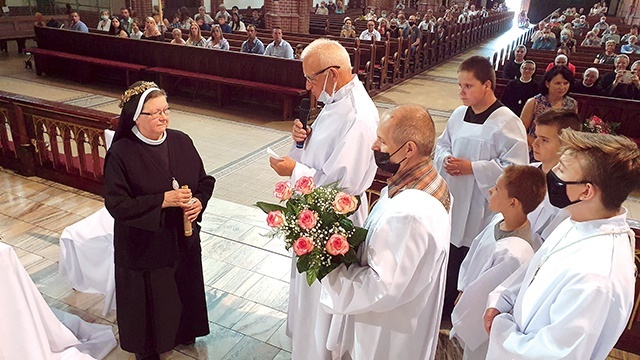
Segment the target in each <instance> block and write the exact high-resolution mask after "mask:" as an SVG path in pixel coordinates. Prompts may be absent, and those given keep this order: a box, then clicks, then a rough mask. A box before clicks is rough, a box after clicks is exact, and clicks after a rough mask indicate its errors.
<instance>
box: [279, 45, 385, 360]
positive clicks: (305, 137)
mask: <svg viewBox="0 0 640 360" xmlns="http://www.w3.org/2000/svg"><path fill="white" fill-rule="evenodd" d="M301 58H302V69H303V72H304V77H305V78H306V79H307V89H309V90H310V91H311V93H312V94H313V95H314V96H316V98H317V99H318V101H319V102H322V103H324V108H323V109H322V111H321V112H320V114H319V115H318V117H317V119H316V120H315V121H314V123H313V124H312V125H311V127H310V128H307V129H306V130H305V129H303V126H302V123H301V122H300V121H299V120H296V121H295V123H294V126H293V131H292V137H293V140H295V141H296V142H304V146H303V148H301V149H299V148H296V146H295V145H294V146H293V147H292V149H291V151H290V152H289V156H285V157H284V159H283V160H277V159H275V158H271V159H270V162H271V167H272V168H273V169H274V170H275V171H276V172H277V173H278V174H279V175H280V176H289V177H291V181H292V182H294V183H295V181H296V180H298V179H299V178H301V177H302V176H312V177H313V179H314V182H315V183H316V184H317V185H320V186H322V185H327V184H330V183H333V182H336V181H337V182H338V184H339V186H340V187H342V188H344V189H345V191H346V192H348V193H350V194H353V195H360V196H362V204H361V206H360V209H359V210H358V211H357V212H356V213H355V214H354V215H352V220H353V221H354V224H355V225H357V226H362V224H363V222H364V219H365V218H366V217H367V213H368V204H367V200H366V196H365V191H366V190H367V189H368V188H369V186H370V185H371V182H372V181H373V177H374V176H375V173H376V165H375V161H374V158H373V153H372V152H371V150H370V149H369V146H370V145H371V144H372V143H373V142H374V141H375V139H376V129H377V127H378V110H377V109H376V107H375V105H374V104H373V101H372V100H371V98H370V97H369V94H367V91H366V90H365V88H364V86H363V85H362V83H361V82H360V81H359V80H358V77H357V76H355V75H353V74H352V73H351V61H350V59H349V53H347V50H346V49H345V48H344V47H342V45H340V43H338V42H336V41H332V40H327V39H318V40H314V41H313V42H312V43H311V44H309V46H307V47H306V48H305V49H304V51H303V52H302V55H301ZM292 260H293V261H292V268H291V282H290V288H289V310H288V314H287V335H289V336H291V337H292V341H293V342H292V352H291V356H292V358H293V359H294V360H298V359H301V360H303V359H304V360H307V359H313V360H323V359H331V353H330V352H329V351H328V350H327V341H328V337H329V332H330V326H331V325H332V316H331V315H330V314H328V313H326V312H325V311H324V310H323V309H322V307H321V306H320V289H321V286H320V282H315V283H314V284H313V285H312V286H309V285H307V282H306V277H305V275H304V274H299V273H298V271H297V269H296V266H295V262H296V259H295V256H294V258H293V259H292ZM339 320H340V319H337V320H336V324H335V325H334V327H336V328H339V325H340V324H339Z"/></svg>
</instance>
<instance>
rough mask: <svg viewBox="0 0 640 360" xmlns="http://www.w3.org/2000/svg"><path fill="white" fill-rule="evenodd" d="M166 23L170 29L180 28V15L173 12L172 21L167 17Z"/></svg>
mask: <svg viewBox="0 0 640 360" xmlns="http://www.w3.org/2000/svg"><path fill="white" fill-rule="evenodd" d="M165 25H166V26H167V28H168V29H180V15H178V14H173V16H172V17H171V22H170V23H169V22H168V20H166V19H165Z"/></svg>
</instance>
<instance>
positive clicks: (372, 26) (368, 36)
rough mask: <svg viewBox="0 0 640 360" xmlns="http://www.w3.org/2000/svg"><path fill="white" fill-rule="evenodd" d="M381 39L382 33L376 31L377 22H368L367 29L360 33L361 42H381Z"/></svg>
mask: <svg viewBox="0 0 640 360" xmlns="http://www.w3.org/2000/svg"><path fill="white" fill-rule="evenodd" d="M380 38H381V37H380V33H379V32H378V30H376V22H375V21H373V20H369V21H368V22H367V29H366V30H364V31H362V33H360V40H369V41H371V40H375V41H380Z"/></svg>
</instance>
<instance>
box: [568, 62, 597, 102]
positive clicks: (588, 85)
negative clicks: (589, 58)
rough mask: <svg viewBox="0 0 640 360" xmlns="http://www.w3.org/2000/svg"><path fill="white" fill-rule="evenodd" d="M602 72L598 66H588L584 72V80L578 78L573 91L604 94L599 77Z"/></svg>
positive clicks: (572, 88)
mask: <svg viewBox="0 0 640 360" xmlns="http://www.w3.org/2000/svg"><path fill="white" fill-rule="evenodd" d="M599 77H600V72H599V71H598V69H596V68H593V67H592V68H588V69H587V70H585V71H584V73H583V74H582V80H576V82H575V83H574V84H573V86H572V87H571V92H572V93H576V94H586V95H602V86H600V82H599V81H598V78H599Z"/></svg>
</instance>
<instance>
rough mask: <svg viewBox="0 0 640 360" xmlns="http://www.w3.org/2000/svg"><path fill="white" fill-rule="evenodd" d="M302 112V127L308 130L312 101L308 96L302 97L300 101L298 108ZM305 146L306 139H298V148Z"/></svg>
mask: <svg viewBox="0 0 640 360" xmlns="http://www.w3.org/2000/svg"><path fill="white" fill-rule="evenodd" d="M298 110H299V112H300V117H299V119H300V122H301V123H302V128H303V129H304V130H307V123H308V122H309V113H311V102H310V101H309V99H308V98H304V99H302V101H300V108H299V109H298ZM303 147H304V140H302V141H296V148H298V149H302V148H303Z"/></svg>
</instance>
